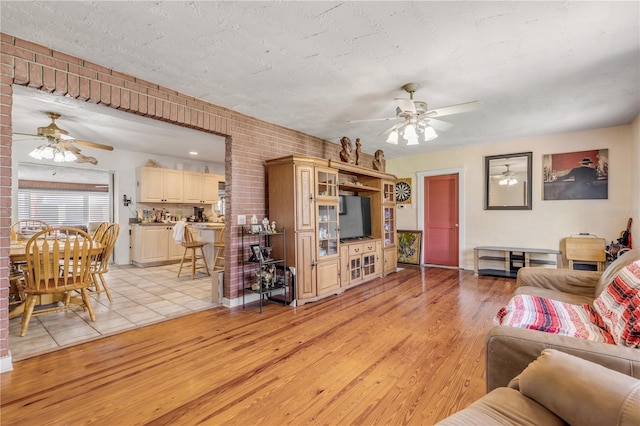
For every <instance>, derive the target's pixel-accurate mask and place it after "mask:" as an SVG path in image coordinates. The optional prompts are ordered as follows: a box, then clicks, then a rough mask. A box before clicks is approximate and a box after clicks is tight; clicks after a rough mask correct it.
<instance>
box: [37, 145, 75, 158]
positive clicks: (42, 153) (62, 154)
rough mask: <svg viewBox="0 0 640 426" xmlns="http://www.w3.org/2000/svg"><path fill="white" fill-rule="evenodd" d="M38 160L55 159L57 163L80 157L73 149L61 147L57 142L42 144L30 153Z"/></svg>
mask: <svg viewBox="0 0 640 426" xmlns="http://www.w3.org/2000/svg"><path fill="white" fill-rule="evenodd" d="M29 156H30V157H31V158H35V159H36V160H53V161H55V162H57V163H62V162H68V163H70V162H72V161H76V160H77V159H78V157H77V156H76V155H75V154H74V153H73V152H71V151H69V150H67V149H64V148H63V147H60V146H59V145H58V144H56V143H47V144H44V145H40V146H38V147H37V148H35V149H34V150H33V151H31V152H30V153H29Z"/></svg>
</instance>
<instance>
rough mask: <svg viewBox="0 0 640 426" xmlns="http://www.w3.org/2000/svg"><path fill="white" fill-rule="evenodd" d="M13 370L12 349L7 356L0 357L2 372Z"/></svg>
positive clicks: (0, 370) (0, 371)
mask: <svg viewBox="0 0 640 426" xmlns="http://www.w3.org/2000/svg"><path fill="white" fill-rule="evenodd" d="M11 370H13V359H12V358H11V351H9V354H8V355H7V356H5V357H2V358H0V373H6V372H9V371H11Z"/></svg>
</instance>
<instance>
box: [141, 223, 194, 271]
mask: <svg viewBox="0 0 640 426" xmlns="http://www.w3.org/2000/svg"><path fill="white" fill-rule="evenodd" d="M183 253H184V248H183V247H182V245H180V244H178V243H176V242H175V241H174V239H173V226H170V225H152V226H143V225H135V226H132V227H131V260H132V262H133V264H134V265H137V266H153V265H160V264H163V263H171V262H176V261H179V260H180V259H182V254H183Z"/></svg>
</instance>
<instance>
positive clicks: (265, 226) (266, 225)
mask: <svg viewBox="0 0 640 426" xmlns="http://www.w3.org/2000/svg"><path fill="white" fill-rule="evenodd" d="M262 230H263V231H264V232H266V233H270V232H271V226H269V218H268V217H265V218H264V219H262Z"/></svg>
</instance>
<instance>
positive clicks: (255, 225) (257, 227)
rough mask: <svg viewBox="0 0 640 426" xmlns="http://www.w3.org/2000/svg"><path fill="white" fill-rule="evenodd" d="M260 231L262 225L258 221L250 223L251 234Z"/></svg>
mask: <svg viewBox="0 0 640 426" xmlns="http://www.w3.org/2000/svg"><path fill="white" fill-rule="evenodd" d="M260 232H262V225H260V224H259V223H253V224H251V233H252V234H259V233H260Z"/></svg>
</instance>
